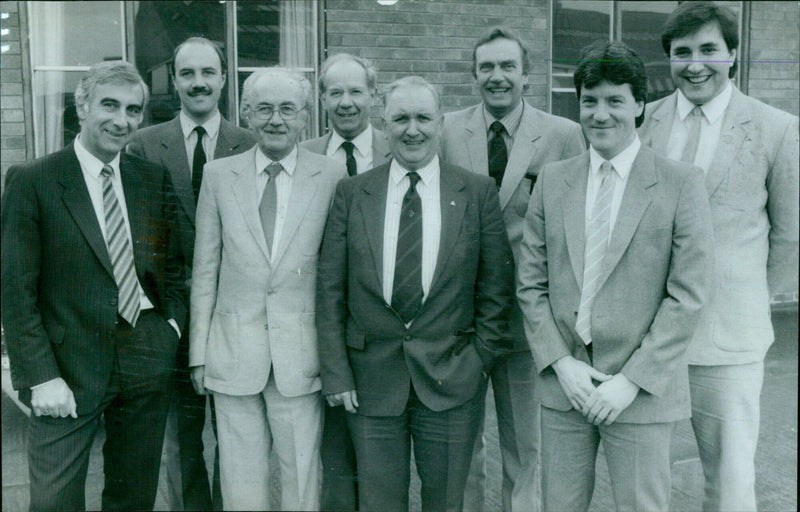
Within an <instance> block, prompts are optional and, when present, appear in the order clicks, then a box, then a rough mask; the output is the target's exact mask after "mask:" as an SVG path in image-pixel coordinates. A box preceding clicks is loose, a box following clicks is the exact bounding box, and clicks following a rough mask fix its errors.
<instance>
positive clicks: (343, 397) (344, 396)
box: [325, 389, 358, 412]
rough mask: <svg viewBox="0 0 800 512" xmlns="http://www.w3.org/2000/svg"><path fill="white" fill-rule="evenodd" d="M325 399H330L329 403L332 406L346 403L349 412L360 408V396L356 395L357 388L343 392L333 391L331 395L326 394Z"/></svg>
mask: <svg viewBox="0 0 800 512" xmlns="http://www.w3.org/2000/svg"><path fill="white" fill-rule="evenodd" d="M325 400H327V401H328V405H330V406H331V407H336V406H337V405H344V408H345V410H346V411H347V412H356V409H357V408H358V397H357V396H356V390H355V389H351V390H350V391H343V392H341V393H331V394H330V395H325Z"/></svg>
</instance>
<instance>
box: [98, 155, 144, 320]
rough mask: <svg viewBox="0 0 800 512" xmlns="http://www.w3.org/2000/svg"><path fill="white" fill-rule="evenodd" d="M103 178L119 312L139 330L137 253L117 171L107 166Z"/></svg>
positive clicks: (104, 207) (104, 208)
mask: <svg viewBox="0 0 800 512" xmlns="http://www.w3.org/2000/svg"><path fill="white" fill-rule="evenodd" d="M100 175H101V176H102V177H103V211H104V212H105V215H106V246H107V247H108V256H109V258H111V266H112V268H113V269H114V280H115V281H116V282H117V290H118V291H117V294H118V296H117V311H118V312H119V314H120V316H121V317H122V318H124V319H125V320H127V321H128V323H130V324H131V325H132V326H134V327H136V320H137V319H138V318H139V312H140V307H141V304H140V299H139V281H138V279H137V278H136V266H135V265H134V263H133V250H132V249H131V242H130V240H129V239H128V230H127V229H125V219H124V218H123V217H122V207H120V205H119V202H118V201H117V194H116V192H114V185H113V184H112V182H111V177H112V176H113V175H114V169H113V168H112V167H111V166H110V165H104V166H103V170H102V171H100Z"/></svg>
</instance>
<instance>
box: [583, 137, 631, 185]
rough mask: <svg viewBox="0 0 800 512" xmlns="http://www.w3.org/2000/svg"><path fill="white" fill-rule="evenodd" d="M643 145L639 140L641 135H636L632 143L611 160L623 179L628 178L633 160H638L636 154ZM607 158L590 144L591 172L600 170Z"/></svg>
mask: <svg viewBox="0 0 800 512" xmlns="http://www.w3.org/2000/svg"><path fill="white" fill-rule="evenodd" d="M641 147H642V142H641V141H640V140H639V136H638V135H636V136H635V137H634V139H633V142H631V144H630V145H629V146H628V147H627V148H625V149H623V150H622V152H620V154H618V155H617V156H615V157H614V158H612V159H611V160H609V162H611V165H613V166H614V170H616V171H617V174H618V175H619V177H620V178H622V179H623V180H626V179H627V178H628V174H629V173H630V172H631V167H633V161H634V160H636V155H638V154H639V148H641ZM605 160H606V159H605V158H603V157H602V156H600V153H598V152H597V151H596V150H595V149H594V148H593V147H592V146H589V172H590V173H592V174H593V175H596V174H597V173H598V172H599V171H600V165H602V163H603V162H605Z"/></svg>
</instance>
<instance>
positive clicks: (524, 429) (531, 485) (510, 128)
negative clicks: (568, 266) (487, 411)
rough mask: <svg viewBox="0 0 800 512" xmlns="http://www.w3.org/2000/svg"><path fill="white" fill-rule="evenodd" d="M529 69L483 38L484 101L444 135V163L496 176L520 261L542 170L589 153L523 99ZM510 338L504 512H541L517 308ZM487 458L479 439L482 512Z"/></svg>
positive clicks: (501, 422) (456, 117)
mask: <svg viewBox="0 0 800 512" xmlns="http://www.w3.org/2000/svg"><path fill="white" fill-rule="evenodd" d="M530 66H531V62H530V55H529V51H528V47H527V45H526V44H525V43H524V42H523V41H522V40H521V39H520V38H519V36H517V35H516V34H515V33H514V32H512V31H511V30H509V29H507V28H493V29H491V30H490V31H489V32H488V33H487V34H486V35H484V36H483V37H481V38H480V39H478V41H477V42H476V43H475V46H474V51H473V62H472V74H473V78H474V80H475V85H476V87H477V88H478V90H479V92H480V95H481V98H482V100H483V101H482V102H481V103H480V104H478V105H475V106H472V107H469V108H466V109H464V110H459V111H457V112H451V113H448V114H446V115H445V117H444V132H443V134H442V148H441V155H442V160H443V161H445V162H448V163H451V164H455V165H459V166H461V167H463V168H465V169H469V170H471V171H473V172H476V173H479V174H485V175H489V176H491V177H493V178H494V180H495V183H496V185H497V188H498V190H499V194H500V207H501V208H502V211H503V220H504V221H505V225H506V230H507V231H508V238H509V240H510V241H511V249H512V251H513V253H514V259H515V260H516V259H518V257H519V246H520V244H521V243H522V225H523V220H524V219H525V212H526V210H527V209H528V200H529V199H530V194H531V190H533V184H534V182H535V181H536V177H537V176H538V174H539V170H540V169H541V168H542V167H543V166H544V165H545V164H547V163H550V162H556V161H558V160H564V159H565V158H570V157H573V156H575V155H577V154H579V153H580V152H582V151H583V150H584V147H585V146H584V142H583V136H582V135H581V130H580V127H579V126H578V125H577V124H576V123H573V122H572V121H569V120H567V119H564V118H561V117H557V116H552V115H550V114H546V113H544V112H542V111H540V110H537V109H535V108H533V107H532V106H531V105H530V104H529V103H528V102H527V101H525V100H524V99H523V98H522V94H523V92H524V91H525V89H526V88H527V85H528V73H529V71H530ZM511 333H512V343H513V353H512V354H511V355H510V356H509V357H508V358H507V359H505V360H504V361H502V362H500V363H498V364H497V366H496V367H495V368H494V369H493V371H492V375H491V379H492V390H493V392H494V398H495V408H496V410H497V427H498V430H499V437H500V450H501V454H502V458H503V510H504V511H505V512H512V511H518V512H535V510H534V511H531V508H530V507H531V503H537V502H538V497H537V494H538V490H537V489H538V488H539V484H538V482H537V480H538V474H537V473H538V469H537V460H538V433H537V432H538V431H537V428H538V424H539V421H538V415H537V407H536V405H535V404H534V402H533V360H532V359H531V353H530V349H529V348H528V342H527V340H526V339H525V332H524V329H523V327H522V314H521V312H520V310H519V308H518V307H515V308H514V313H513V317H512V323H511ZM482 431H483V429H482V428H481V432H482ZM485 453H486V452H485V443H484V441H483V436H482V435H479V436H478V438H477V441H476V443H475V457H474V459H473V461H472V469H471V470H470V477H469V483H468V485H467V491H466V496H465V499H464V503H465V509H466V510H467V511H470V512H479V511H480V510H482V509H483V503H484V493H485V481H486V459H485V457H486V455H485Z"/></svg>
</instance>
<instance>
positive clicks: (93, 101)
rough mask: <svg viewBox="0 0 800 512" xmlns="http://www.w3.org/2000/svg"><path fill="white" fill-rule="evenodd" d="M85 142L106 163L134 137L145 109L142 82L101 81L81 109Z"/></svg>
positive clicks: (82, 136) (92, 152)
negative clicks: (104, 82)
mask: <svg viewBox="0 0 800 512" xmlns="http://www.w3.org/2000/svg"><path fill="white" fill-rule="evenodd" d="M77 111H78V118H79V119H80V122H81V133H80V141H81V144H83V146H84V147H85V148H86V149H87V150H88V151H89V152H90V153H91V154H93V155H94V156H96V157H97V158H99V159H100V160H102V161H103V162H105V163H108V162H110V161H111V160H113V159H114V157H115V156H116V155H117V153H119V152H120V151H122V149H123V148H124V147H125V145H126V144H127V143H128V141H130V140H131V137H133V134H134V133H136V129H137V128H138V127H139V123H141V122H142V115H143V111H144V91H143V90H142V87H141V86H140V85H138V84H130V83H124V82H123V83H106V84H98V85H97V86H96V87H95V89H94V91H93V92H92V95H91V97H90V98H89V99H88V102H87V103H86V104H85V105H83V107H82V108H79V109H77Z"/></svg>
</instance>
